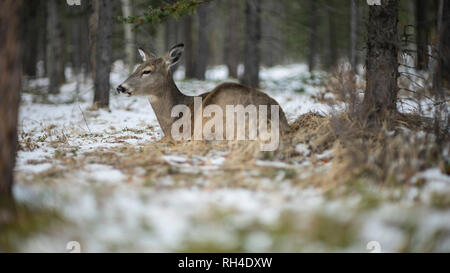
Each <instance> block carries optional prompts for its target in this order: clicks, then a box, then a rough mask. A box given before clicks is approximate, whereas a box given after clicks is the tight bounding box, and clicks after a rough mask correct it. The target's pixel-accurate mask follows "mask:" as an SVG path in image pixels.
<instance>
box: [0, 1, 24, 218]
mask: <svg viewBox="0 0 450 273" xmlns="http://www.w3.org/2000/svg"><path fill="white" fill-rule="evenodd" d="M21 6H22V1H20V0H2V1H0V60H1V61H0V71H1V73H0V222H1V221H2V220H4V219H2V218H4V216H5V213H7V212H5V211H2V210H3V209H4V208H6V206H7V205H8V204H10V202H11V201H12V200H13V198H12V187H13V180H14V177H13V171H14V166H15V163H16V151H17V146H18V144H17V116H18V110H19V101H20V89H21V74H22V67H21V56H20V52H21V44H20V41H19V37H18V36H19V21H20V20H19V17H20V15H19V14H20V13H19V12H20V8H21Z"/></svg>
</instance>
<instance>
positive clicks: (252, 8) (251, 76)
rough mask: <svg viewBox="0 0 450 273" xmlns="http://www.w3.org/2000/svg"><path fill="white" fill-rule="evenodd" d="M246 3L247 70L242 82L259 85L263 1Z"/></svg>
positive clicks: (253, 0)
mask: <svg viewBox="0 0 450 273" xmlns="http://www.w3.org/2000/svg"><path fill="white" fill-rule="evenodd" d="M245 3H246V8H245V15H246V16H245V29H246V31H245V33H246V36H245V55H244V66H245V70H244V76H243V78H242V83H243V84H245V85H248V86H251V87H259V64H260V50H261V49H260V42H261V17H260V16H261V1H260V0H246V2H245Z"/></svg>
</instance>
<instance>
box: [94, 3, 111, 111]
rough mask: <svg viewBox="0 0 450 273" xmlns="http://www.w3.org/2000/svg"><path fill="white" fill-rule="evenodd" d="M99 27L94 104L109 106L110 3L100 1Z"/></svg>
mask: <svg viewBox="0 0 450 273" xmlns="http://www.w3.org/2000/svg"><path fill="white" fill-rule="evenodd" d="M98 25H99V26H101V27H99V28H98V29H97V37H96V38H97V39H96V40H97V41H96V44H97V46H96V55H95V63H96V72H95V83H94V85H95V95H94V104H95V105H96V106H97V107H108V106H109V89H110V83H109V74H110V72H111V64H112V31H113V8H112V5H111V2H110V1H107V0H99V1H98Z"/></svg>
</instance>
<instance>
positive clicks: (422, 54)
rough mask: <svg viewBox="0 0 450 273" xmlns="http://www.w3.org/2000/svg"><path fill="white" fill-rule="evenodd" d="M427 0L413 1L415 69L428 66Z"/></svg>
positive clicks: (424, 68) (422, 68)
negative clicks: (415, 48)
mask: <svg viewBox="0 0 450 273" xmlns="http://www.w3.org/2000/svg"><path fill="white" fill-rule="evenodd" d="M427 2H428V1H427V0H416V1H415V15H416V45H417V69H419V70H426V69H427V67H428V35H429V34H428V33H429V32H428V26H427V18H426V9H427Z"/></svg>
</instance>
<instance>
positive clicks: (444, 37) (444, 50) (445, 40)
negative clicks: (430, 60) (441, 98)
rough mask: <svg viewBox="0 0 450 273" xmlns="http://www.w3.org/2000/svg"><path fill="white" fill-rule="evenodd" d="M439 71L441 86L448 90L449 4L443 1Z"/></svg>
mask: <svg viewBox="0 0 450 273" xmlns="http://www.w3.org/2000/svg"><path fill="white" fill-rule="evenodd" d="M439 55H440V57H441V71H442V80H443V86H444V87H446V88H450V2H449V1H448V0H444V6H443V13H442V25H441V49H440V54H439Z"/></svg>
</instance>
